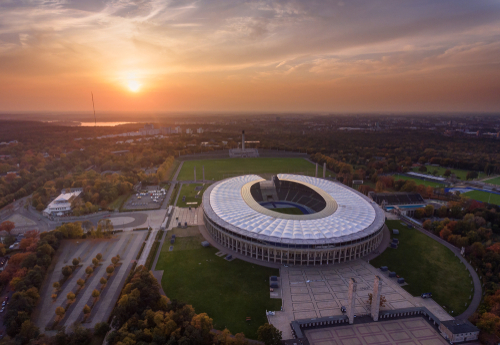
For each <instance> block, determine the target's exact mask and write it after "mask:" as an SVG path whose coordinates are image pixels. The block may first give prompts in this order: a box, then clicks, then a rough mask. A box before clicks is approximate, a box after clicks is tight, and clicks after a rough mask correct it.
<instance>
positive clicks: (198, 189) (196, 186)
mask: <svg viewBox="0 0 500 345" xmlns="http://www.w3.org/2000/svg"><path fill="white" fill-rule="evenodd" d="M207 187H208V184H205V185H204V184H202V183H190V184H183V185H182V187H181V192H180V194H179V199H178V200H177V205H176V206H177V207H189V206H191V207H198V206H199V205H200V204H201V197H202V196H203V192H205V189H207ZM184 196H185V197H186V199H185V200H184V201H183V200H182V197H184ZM188 203H190V204H188ZM193 203H196V204H193Z"/></svg>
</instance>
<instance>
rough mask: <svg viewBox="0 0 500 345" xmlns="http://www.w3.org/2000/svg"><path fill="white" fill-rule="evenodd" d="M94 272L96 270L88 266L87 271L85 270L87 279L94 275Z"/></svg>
mask: <svg viewBox="0 0 500 345" xmlns="http://www.w3.org/2000/svg"><path fill="white" fill-rule="evenodd" d="M92 272H94V270H93V269H92V267H90V266H88V267H87V268H86V269H85V273H86V274H87V279H89V277H90V275H91V274H92Z"/></svg>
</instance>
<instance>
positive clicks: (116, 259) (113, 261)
mask: <svg viewBox="0 0 500 345" xmlns="http://www.w3.org/2000/svg"><path fill="white" fill-rule="evenodd" d="M111 262H112V263H113V265H114V266H116V265H118V262H120V257H118V256H114V257H112V258H111Z"/></svg>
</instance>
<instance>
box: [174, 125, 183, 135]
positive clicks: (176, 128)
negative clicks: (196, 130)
mask: <svg viewBox="0 0 500 345" xmlns="http://www.w3.org/2000/svg"><path fill="white" fill-rule="evenodd" d="M175 133H179V134H180V133H182V129H181V127H179V126H177V127H175Z"/></svg>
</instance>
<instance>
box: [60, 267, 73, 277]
mask: <svg viewBox="0 0 500 345" xmlns="http://www.w3.org/2000/svg"><path fill="white" fill-rule="evenodd" d="M71 273H73V269H72V268H71V267H70V266H64V267H63V268H62V274H63V276H64V277H66V278H68V277H69V276H70V275H71Z"/></svg>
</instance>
